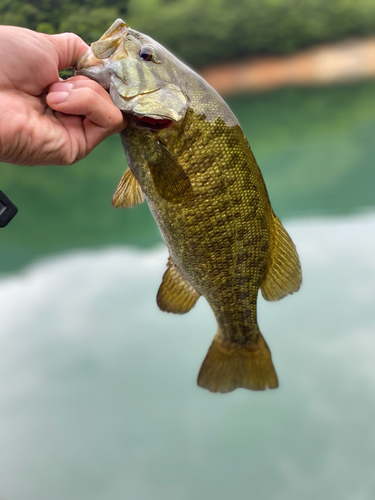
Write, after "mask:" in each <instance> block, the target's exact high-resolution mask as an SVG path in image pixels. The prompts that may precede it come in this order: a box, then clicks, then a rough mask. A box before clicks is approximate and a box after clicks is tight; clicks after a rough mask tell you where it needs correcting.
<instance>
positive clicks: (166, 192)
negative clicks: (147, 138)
mask: <svg viewBox="0 0 375 500" xmlns="http://www.w3.org/2000/svg"><path fill="white" fill-rule="evenodd" d="M159 146H160V157H159V161H157V162H155V163H151V162H149V164H148V166H149V168H150V172H151V176H152V180H153V181H154V185H155V189H156V191H157V192H158V193H159V194H160V196H161V197H162V198H164V199H165V200H167V201H170V202H171V203H180V202H181V201H182V200H183V199H185V198H186V197H188V196H190V195H192V194H193V188H192V186H191V183H190V180H189V177H188V176H187V174H186V172H185V170H184V169H183V168H182V167H181V165H180V164H179V163H178V162H177V160H176V158H175V157H174V156H173V155H172V153H170V152H169V151H168V149H167V148H166V147H165V146H163V144H161V143H160V142H159Z"/></svg>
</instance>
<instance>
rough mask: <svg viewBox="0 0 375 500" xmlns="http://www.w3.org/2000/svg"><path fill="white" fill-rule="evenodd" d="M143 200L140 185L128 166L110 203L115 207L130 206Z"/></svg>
mask: <svg viewBox="0 0 375 500" xmlns="http://www.w3.org/2000/svg"><path fill="white" fill-rule="evenodd" d="M144 201H145V196H144V194H143V192H142V189H141V186H140V185H139V182H138V181H137V179H136V177H135V175H134V174H133V172H132V171H131V170H130V168H128V169H127V170H126V172H125V173H124V175H123V176H122V177H121V181H120V183H119V185H118V186H117V189H116V192H115V194H114V195H113V198H112V205H113V206H114V207H116V208H120V207H122V208H132V207H135V206H136V205H139V204H140V203H143V202H144Z"/></svg>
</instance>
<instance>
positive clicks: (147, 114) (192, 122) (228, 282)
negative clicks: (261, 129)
mask: <svg viewBox="0 0 375 500" xmlns="http://www.w3.org/2000/svg"><path fill="white" fill-rule="evenodd" d="M119 37H120V38H119ZM121 37H122V38H121ZM119 40H122V42H119ZM111 47H113V48H111ZM99 49H100V50H99ZM103 54H104V55H103ZM143 54H144V55H143ZM77 69H78V72H79V73H80V74H83V75H86V76H89V77H90V78H93V79H95V80H96V81H98V82H99V83H101V84H102V85H103V86H104V87H105V88H108V89H109V91H110V94H111V97H112V99H113V102H114V103H115V104H116V105H117V106H118V107H119V108H120V109H121V110H122V111H123V112H124V113H126V114H127V115H128V118H129V125H128V127H127V128H126V129H125V130H124V131H123V132H122V133H121V140H122V144H123V146H124V150H125V154H126V157H127V160H128V165H129V169H128V170H127V171H126V172H125V174H124V176H123V178H122V179H121V182H120V184H119V186H118V188H117V190H116V193H115V195H114V198H113V203H114V205H115V206H116V207H119V206H123V207H132V206H134V205H136V204H139V203H142V201H144V199H146V200H147V203H148V205H149V207H150V209H151V212H152V214H153V216H154V218H155V220H156V222H157V224H158V226H159V228H160V230H161V233H162V235H163V238H164V241H165V243H166V245H167V247H168V249H169V253H170V258H169V260H168V264H167V271H166V272H165V274H164V276H163V282H162V284H161V286H160V288H159V292H158V295H157V303H158V305H159V307H160V308H161V309H162V310H164V311H167V312H173V313H179V314H183V313H186V312H188V311H189V310H190V309H191V308H192V307H194V305H195V303H196V301H197V300H198V299H199V297H200V295H203V296H204V297H205V298H206V300H207V301H208V303H209V305H210V306H211V308H212V311H213V313H214V315H215V317H216V320H217V323H218V330H217V333H216V336H215V338H214V340H213V342H212V344H211V347H210V349H209V351H208V353H207V356H206V358H205V360H204V362H203V365H202V367H201V370H200V373H199V377H198V384H199V385H200V386H201V387H204V388H206V389H209V390H210V391H213V392H229V391H232V390H234V389H236V388H238V387H244V388H247V389H253V390H263V389H265V388H266V387H270V388H275V387H277V386H278V379H277V375H276V372H275V370H274V367H273V363H272V359H271V353H270V350H269V348H268V346H267V344H266V342H265V340H264V338H263V336H262V335H261V333H260V331H259V327H258V323H257V315H256V305H257V296H258V292H259V289H261V290H262V293H263V296H264V297H265V298H266V299H267V300H278V299H280V298H282V297H284V296H285V295H287V294H289V293H293V292H295V291H297V290H298V289H299V287H300V284H301V279H302V278H301V267H300V263H299V258H298V254H297V252H296V249H295V246H294V244H293V242H292V240H291V239H290V237H289V235H288V233H287V232H286V231H285V229H284V228H283V226H282V225H281V223H280V221H279V219H278V218H277V217H276V216H275V214H274V212H273V210H272V208H271V204H270V200H269V197H268V193H267V189H266V186H265V183H264V181H263V177H262V174H261V172H260V170H259V167H258V165H257V163H256V161H255V158H254V156H253V154H252V152H251V149H250V146H249V144H248V142H247V140H246V138H245V136H244V134H243V132H242V130H241V127H240V125H239V124H238V121H237V119H236V118H235V116H234V115H233V113H232V112H231V111H230V109H229V108H228V106H227V105H226V103H225V102H224V101H223V100H222V99H221V97H220V96H219V95H218V94H217V93H216V92H215V91H214V90H213V89H212V88H211V87H210V86H209V85H208V84H207V83H206V82H205V81H204V80H203V79H202V78H201V77H199V76H198V75H197V74H196V73H194V71H192V70H191V69H190V68H188V67H187V66H185V65H184V64H183V63H181V62H180V61H179V60H178V59H177V58H175V57H174V56H173V55H172V54H171V53H169V52H168V51H167V50H166V49H165V48H164V47H162V46H161V45H160V44H158V43H157V42H155V41H154V40H152V39H151V38H149V37H147V35H143V34H141V33H138V32H136V31H134V30H131V29H130V28H128V26H127V25H126V24H125V23H124V22H123V21H122V20H117V21H116V22H115V23H114V24H113V26H111V28H109V30H107V32H106V33H105V34H104V35H103V37H102V38H101V39H100V40H99V41H98V42H96V44H93V45H92V49H91V50H89V51H88V52H87V53H86V54H85V55H84V56H83V57H82V58H81V59H80V61H79V62H78V65H77ZM130 82H131V83H130ZM129 96H130V97H129Z"/></svg>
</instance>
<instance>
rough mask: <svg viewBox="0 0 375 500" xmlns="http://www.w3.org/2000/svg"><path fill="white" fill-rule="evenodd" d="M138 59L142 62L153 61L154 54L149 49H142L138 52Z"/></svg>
mask: <svg viewBox="0 0 375 500" xmlns="http://www.w3.org/2000/svg"><path fill="white" fill-rule="evenodd" d="M139 57H141V58H142V59H143V60H144V61H153V60H154V58H155V52H154V50H153V49H152V48H151V47H142V48H141V49H140V51H139Z"/></svg>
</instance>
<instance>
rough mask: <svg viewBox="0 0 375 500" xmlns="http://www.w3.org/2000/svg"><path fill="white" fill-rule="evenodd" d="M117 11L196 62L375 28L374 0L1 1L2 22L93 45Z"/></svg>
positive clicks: (278, 50)
mask: <svg viewBox="0 0 375 500" xmlns="http://www.w3.org/2000/svg"><path fill="white" fill-rule="evenodd" d="M117 17H122V18H123V19H124V20H125V21H126V22H127V23H128V24H129V25H130V26H131V27H132V28H134V29H136V30H139V31H141V32H144V33H147V34H148V35H150V36H151V37H153V38H155V39H156V40H158V41H159V42H160V43H162V44H164V45H166V46H167V47H170V48H171V49H173V52H175V53H176V54H177V55H178V56H179V57H181V58H182V59H184V60H186V61H187V62H189V63H190V64H192V65H194V66H203V65H208V64H212V63H214V62H215V63H217V62H222V61H227V60H230V59H241V58H242V57H249V56H252V55H257V54H285V53H289V52H292V51H295V50H298V49H301V48H304V47H307V46H310V45H313V44H316V43H322V42H330V41H334V40H339V39H343V38H347V37H353V36H354V37H355V36H363V35H369V34H372V33H375V1H374V0H235V1H233V0H26V1H24V0H0V24H14V25H18V26H25V27H28V28H31V29H34V30H37V31H43V32H45V33H59V32H62V31H73V32H75V33H77V34H79V35H80V36H82V38H84V40H86V42H88V43H91V42H92V41H93V40H97V39H98V38H99V37H100V36H101V35H102V33H103V32H104V31H105V30H106V29H107V28H108V27H109V26H110V25H111V23H112V22H113V21H114V20H115V19H116V18H117Z"/></svg>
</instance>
